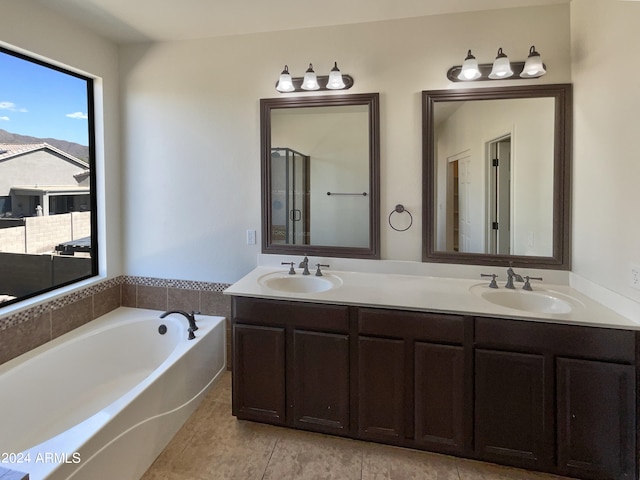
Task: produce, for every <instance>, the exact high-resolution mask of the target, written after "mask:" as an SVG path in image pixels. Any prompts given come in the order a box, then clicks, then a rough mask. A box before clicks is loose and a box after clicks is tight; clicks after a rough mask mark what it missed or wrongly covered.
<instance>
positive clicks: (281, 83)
mask: <svg viewBox="0 0 640 480" xmlns="http://www.w3.org/2000/svg"><path fill="white" fill-rule="evenodd" d="M295 89H296V87H294V86H293V80H292V78H291V74H290V73H289V66H288V65H285V66H284V70H283V71H282V73H281V74H280V79H279V80H278V84H277V85H276V90H278V91H279V92H283V93H284V92H293V91H294V90H295Z"/></svg>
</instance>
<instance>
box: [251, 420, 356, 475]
mask: <svg viewBox="0 0 640 480" xmlns="http://www.w3.org/2000/svg"><path fill="white" fill-rule="evenodd" d="M361 472H362V447H361V446H360V444H359V442H355V441H352V440H347V439H341V438H337V437H328V436H325V435H319V434H316V433H307V432H299V431H294V430H283V432H282V434H281V436H280V438H278V442H277V443H276V445H275V448H274V450H273V455H271V459H270V460H269V464H268V466H267V469H266V471H265V473H264V477H263V480H360V478H361Z"/></svg>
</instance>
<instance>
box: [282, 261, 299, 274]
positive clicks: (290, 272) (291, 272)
mask: <svg viewBox="0 0 640 480" xmlns="http://www.w3.org/2000/svg"><path fill="white" fill-rule="evenodd" d="M295 263H296V262H280V265H290V267H291V268H289V275H295V274H296V271H295V269H294V268H293V265H294V264H295Z"/></svg>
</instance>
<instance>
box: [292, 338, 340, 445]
mask: <svg viewBox="0 0 640 480" xmlns="http://www.w3.org/2000/svg"><path fill="white" fill-rule="evenodd" d="M293 357H294V358H293V362H294V363H293V368H292V378H293V382H292V388H293V390H294V393H293V398H294V401H293V422H294V425H295V426H297V427H301V428H309V429H313V430H316V431H321V432H325V433H337V434H343V435H344V434H347V433H348V430H349V340H348V337H347V335H339V334H330V333H319V332H308V331H303V330H295V331H294V332H293Z"/></svg>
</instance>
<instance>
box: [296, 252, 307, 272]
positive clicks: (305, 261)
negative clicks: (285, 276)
mask: <svg viewBox="0 0 640 480" xmlns="http://www.w3.org/2000/svg"><path fill="white" fill-rule="evenodd" d="M298 268H303V269H304V270H302V274H303V275H309V259H308V258H307V256H306V255H305V256H304V260H302V261H301V262H300V265H298Z"/></svg>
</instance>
